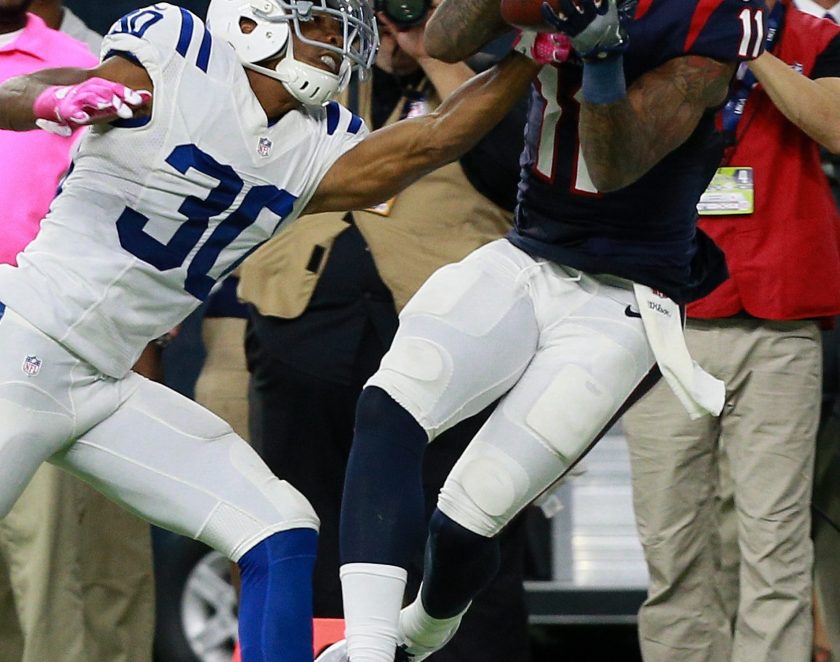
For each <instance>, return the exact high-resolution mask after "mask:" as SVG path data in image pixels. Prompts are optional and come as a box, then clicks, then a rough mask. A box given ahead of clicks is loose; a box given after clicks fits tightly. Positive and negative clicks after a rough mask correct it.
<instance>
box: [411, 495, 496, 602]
mask: <svg viewBox="0 0 840 662" xmlns="http://www.w3.org/2000/svg"><path fill="white" fill-rule="evenodd" d="M500 558H501V552H500V549H499V541H498V539H497V538H485V537H484V536H480V535H478V534H477V533H473V532H472V531H469V530H467V529H465V528H464V527H463V526H461V525H460V524H457V523H456V522H454V521H452V520H451V519H449V518H448V517H447V516H446V515H444V514H443V513H442V512H440V511H439V510H435V512H434V513H433V514H432V519H431V522H430V523H429V541H428V544H427V546H426V560H425V568H424V570H423V595H422V599H423V607H424V608H425V610H426V613H428V614H429V616H432V617H434V618H451V617H453V616H457V615H458V614H460V613H461V612H462V611H464V610H465V609H466V608H467V606H468V605H469V604H470V601H472V599H473V598H475V596H476V595H478V594H479V593H480V592H481V590H482V589H484V587H485V586H487V585H488V584H489V583H490V582H491V581H492V580H493V578H494V577H495V576H496V573H497V572H498V571H499V563H500Z"/></svg>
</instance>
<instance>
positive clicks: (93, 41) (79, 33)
mask: <svg viewBox="0 0 840 662" xmlns="http://www.w3.org/2000/svg"><path fill="white" fill-rule="evenodd" d="M31 10H32V12H33V13H35V14H38V16H40V17H41V18H42V19H44V23H46V24H47V27H50V28H52V29H53V30H61V31H62V32H63V33H65V34H69V35H70V36H71V37H73V38H74V39H77V40H78V41H81V42H82V43H84V44H87V47H88V48H89V49H90V51H91V53H93V54H94V55H97V56H98V55H99V47H100V46H101V45H102V35H101V34H99V33H98V32H95V31H94V30H91V29H90V28H89V27H88V26H87V25H85V24H84V22H82V20H81V19H80V18H79V17H78V16H76V15H75V14H74V13H73V12H72V11H71V10H70V9H69V8H68V7H65V6H64V2H63V0H33V2H32V7H31Z"/></svg>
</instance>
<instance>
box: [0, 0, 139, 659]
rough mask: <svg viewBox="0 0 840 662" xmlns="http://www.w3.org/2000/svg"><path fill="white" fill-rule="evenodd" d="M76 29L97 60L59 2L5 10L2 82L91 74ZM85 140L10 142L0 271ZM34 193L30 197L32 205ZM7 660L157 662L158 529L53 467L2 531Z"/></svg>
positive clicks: (34, 137) (2, 191)
mask: <svg viewBox="0 0 840 662" xmlns="http://www.w3.org/2000/svg"><path fill="white" fill-rule="evenodd" d="M30 4H31V5H32V7H31V9H32V10H33V11H35V10H39V9H44V10H45V12H46V13H45V15H44V19H45V20H47V21H49V22H50V23H51V24H53V25H58V24H60V25H62V27H64V26H68V27H70V28H72V30H73V31H74V33H75V34H77V35H82V36H84V38H85V43H86V44H88V45H90V47H91V48H93V49H96V52H98V40H99V39H101V38H100V37H99V36H98V35H95V34H93V33H92V32H91V31H90V30H87V29H86V28H85V26H84V25H82V24H81V22H80V21H79V20H78V19H75V17H73V16H72V14H70V13H69V12H67V11H65V12H64V13H62V8H61V3H60V2H36V3H31V2H30V1H28V0H27V1H24V0H0V81H2V80H6V79H8V78H10V77H12V76H16V75H20V74H24V73H29V72H31V71H35V70H37V69H43V68H48V67H56V66H80V67H87V66H93V65H94V64H95V63H96V61H97V59H96V57H94V55H93V54H92V53H91V52H90V51H89V49H88V47H87V46H86V45H85V44H83V43H80V42H79V41H77V40H76V39H74V38H71V37H69V36H65V35H64V34H61V33H60V32H57V31H55V30H53V29H50V28H49V27H48V26H47V25H45V23H44V20H42V19H41V18H39V17H38V16H35V15H34V14H27V13H26V10H27V8H28V7H29V5H30ZM76 138H78V135H77V136H76V137H75V138H61V137H58V136H56V135H54V134H51V133H47V132H44V131H30V132H27V133H13V132H6V131H0V161H2V162H3V167H2V171H3V177H2V178H0V208H2V209H3V210H4V214H3V215H2V217H0V237H2V239H0V261H2V262H4V263H10V264H15V262H16V255H17V253H18V252H19V251H20V250H22V249H23V247H24V246H25V245H26V244H28V243H29V241H30V240H31V239H32V238H33V237H34V236H35V234H37V232H38V228H39V224H40V221H41V219H42V218H43V216H44V215H45V213H46V211H47V208H48V207H49V204H50V202H51V200H52V198H53V196H54V195H55V191H56V189H57V187H58V185H59V180H60V179H61V177H62V176H63V174H64V173H65V172H66V170H67V167H68V165H69V162H70V152H71V149H72V148H73V145H74V143H75V140H76ZM22 192H25V195H24V194H22ZM0 556H2V559H3V563H2V566H3V567H2V568H0V610H2V611H0V660H3V661H4V662H5V661H8V662H12V661H14V660H21V661H22V662H45V661H49V662H81V661H88V660H89V661H91V662H93V661H96V662H100V661H101V662H148V660H149V659H150V657H151V637H152V626H153V605H152V599H153V596H152V567H151V551H150V546H149V528H148V525H146V524H145V523H144V522H142V521H140V520H139V519H137V518H135V517H134V516H132V515H130V514H128V513H126V512H125V511H123V510H121V509H119V508H117V507H116V506H115V505H113V504H112V503H111V502H110V501H108V500H107V499H105V497H103V496H101V495H100V494H99V493H98V492H96V491H94V490H93V489H92V488H90V487H89V486H88V485H86V484H85V483H83V482H81V481H79V480H77V479H76V478H74V477H72V476H70V475H69V474H67V473H64V472H62V471H60V470H58V469H56V468H54V467H52V466H50V465H44V466H43V467H42V468H41V469H39V471H38V472H37V473H36V474H35V477H34V478H33V479H32V482H31V483H30V484H29V486H28V487H27V488H26V490H25V491H24V493H23V495H22V496H21V498H20V500H19V501H18V502H17V504H16V505H15V506H14V508H13V509H12V511H11V512H10V513H9V515H8V516H7V517H6V518H5V519H3V520H2V521H0Z"/></svg>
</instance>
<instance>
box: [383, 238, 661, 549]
mask: <svg viewBox="0 0 840 662" xmlns="http://www.w3.org/2000/svg"><path fill="white" fill-rule="evenodd" d="M636 306H637V304H636V298H635V295H634V293H633V290H632V283H630V282H629V281H624V280H621V279H616V278H613V277H598V276H592V275H589V274H586V273H583V272H580V271H577V270H574V269H569V268H564V267H561V266H559V265H557V264H555V263H552V262H548V261H541V260H535V259H534V258H532V257H530V256H529V255H527V254H526V253H524V252H523V251H521V250H519V249H518V248H516V247H515V246H513V245H512V244H511V243H510V242H508V241H507V240H505V239H501V240H498V241H495V242H492V243H490V244H488V245H486V246H484V247H482V248H480V249H478V250H476V251H474V252H473V253H471V254H470V255H469V256H467V257H466V258H465V259H464V260H462V261H461V262H459V263H457V264H453V265H449V266H446V267H443V268H442V269H440V270H438V271H437V272H435V274H433V275H432V277H431V278H430V279H429V280H428V281H427V282H426V283H425V284H424V285H423V287H421V288H420V290H419V291H418V292H417V294H416V295H415V296H414V297H413V298H412V299H411V301H410V302H409V303H408V305H407V306H406V307H405V309H404V310H403V311H402V314H401V315H400V327H399V331H398V333H397V336H396V338H395V340H394V343H393V345H392V346H391V349H390V351H389V352H388V353H387V354H386V356H385V357H384V358H383V360H382V364H381V367H380V369H379V371H378V372H377V373H376V374H375V375H374V376H373V377H372V378H371V379H370V381H369V382H368V385H372V386H378V387H380V388H382V389H384V390H385V391H387V392H388V393H389V394H390V395H391V397H393V398H394V400H396V401H397V402H398V403H400V405H402V406H403V407H404V408H405V409H406V410H407V411H408V412H409V413H411V414H412V416H414V418H415V419H416V420H417V421H418V423H419V424H420V425H421V426H422V427H423V428H424V429H425V430H426V431H427V433H428V434H429V438H430V439H434V437H435V436H436V435H437V434H439V433H440V432H442V431H443V430H445V429H447V428H449V427H451V426H452V425H454V424H455V423H457V422H458V421H461V420H463V419H464V418H467V417H468V416H470V415H472V414H475V413H477V412H479V411H481V410H482V409H483V408H484V407H486V406H487V405H489V404H491V403H492V402H493V401H494V400H496V399H497V398H499V397H500V396H503V397H502V400H501V402H500V404H499V406H498V407H497V408H496V411H495V412H494V413H493V415H492V416H491V417H490V419H489V420H488V421H487V423H486V424H485V425H484V427H483V428H482V429H481V430H480V431H479V433H478V435H477V436H476V438H475V439H474V440H473V441H472V443H471V444H470V446H469V448H468V449H467V450H466V452H465V453H464V455H463V456H462V457H461V459H460V461H459V462H458V463H457V464H456V466H455V468H454V469H453V470H452V473H451V474H450V476H449V479H448V480H447V481H446V484H445V485H444V488H443V491H442V492H441V495H440V499H439V502H438V505H439V507H440V509H441V510H442V511H443V512H444V513H445V514H446V515H447V516H449V517H450V518H452V519H453V520H455V521H456V522H458V523H459V524H461V525H462V526H464V527H465V528H467V529H469V530H471V531H474V532H475V533H478V534H481V535H484V536H488V537H489V536H493V535H495V534H496V533H497V532H498V531H499V530H500V529H501V528H502V527H503V526H504V525H505V524H506V523H507V522H509V521H510V520H511V519H512V518H513V516H514V515H515V514H516V513H518V512H519V511H520V510H521V509H522V508H524V507H525V506H526V505H527V504H528V503H530V502H531V501H533V500H534V499H535V498H536V497H538V496H539V495H540V494H541V493H542V492H543V491H544V490H545V489H546V488H548V487H549V486H551V485H552V483H554V482H555V481H556V480H557V479H558V478H559V477H560V476H562V475H563V474H564V473H565V472H566V471H567V470H568V469H569V468H570V467H571V466H572V465H573V464H574V463H575V462H577V461H578V460H579V459H580V457H581V456H582V455H583V454H584V453H585V452H586V451H587V450H588V449H589V448H590V447H591V445H592V444H593V443H594V442H595V441H597V440H598V439H599V438H600V436H601V435H602V434H603V433H604V432H605V431H606V429H607V428H608V427H609V426H610V424H611V423H612V422H613V421H614V420H615V418H616V416H617V415H618V414H619V413H620V412H621V411H622V410H623V408H624V407H625V404H626V403H627V402H628V400H631V399H633V398H634V397H636V396H635V392H636V391H639V390H642V389H644V388H647V387H648V384H647V382H650V381H652V380H650V379H648V380H645V378H646V377H647V376H648V374H649V373H650V372H651V369H652V367H653V366H654V363H655V360H654V357H653V354H652V352H651V350H650V347H649V346H648V342H647V338H646V336H645V331H644V328H643V326H642V320H641V318H640V316H639V313H638V308H637V307H636ZM643 382H644V383H643Z"/></svg>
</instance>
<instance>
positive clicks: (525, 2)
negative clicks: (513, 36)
mask: <svg viewBox="0 0 840 662" xmlns="http://www.w3.org/2000/svg"><path fill="white" fill-rule="evenodd" d="M543 2H548V4H549V5H551V7H552V8H553V9H554V11H558V10H559V8H560V6H559V4H558V2H557V0H501V12H502V19H504V21H505V22H506V23H509V24H510V25H512V26H513V27H515V28H520V29H521V30H534V31H536V32H556V31H557V29H556V28H554V27H552V26H551V25H550V24H548V23H546V22H545V19H544V18H543V15H542V5H543Z"/></svg>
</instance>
